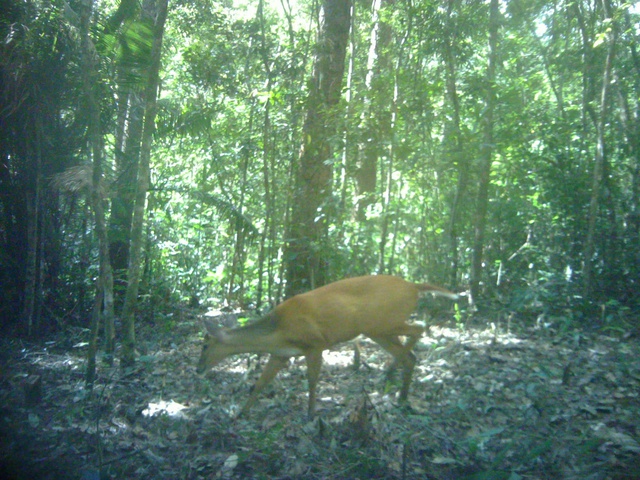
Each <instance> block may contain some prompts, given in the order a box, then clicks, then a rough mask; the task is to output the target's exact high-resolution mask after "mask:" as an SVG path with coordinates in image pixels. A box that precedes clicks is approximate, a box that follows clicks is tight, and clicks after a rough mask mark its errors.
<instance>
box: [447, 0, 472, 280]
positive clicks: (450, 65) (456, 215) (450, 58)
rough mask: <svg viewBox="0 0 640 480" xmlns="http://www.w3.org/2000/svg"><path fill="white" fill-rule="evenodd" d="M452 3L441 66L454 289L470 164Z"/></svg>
mask: <svg viewBox="0 0 640 480" xmlns="http://www.w3.org/2000/svg"><path fill="white" fill-rule="evenodd" d="M453 7H454V2H450V3H449V7H448V11H447V20H448V24H447V25H445V27H444V29H443V32H444V34H445V37H444V39H443V48H444V52H443V53H444V64H445V79H446V87H447V97H449V102H450V104H451V106H450V108H451V123H450V127H449V128H450V129H451V130H450V132H451V146H450V147H449V148H450V149H451V153H450V158H451V160H452V163H453V164H454V165H455V166H456V167H457V172H458V179H457V183H456V190H455V193H454V197H453V202H452V204H451V218H450V220H449V256H450V259H451V264H450V277H449V283H450V284H451V286H455V285H457V283H458V265H459V260H460V259H459V253H458V243H459V240H458V238H459V233H458V231H459V227H460V210H461V205H462V204H463V200H464V197H465V195H466V193H467V185H468V179H469V161H468V160H467V158H466V157H465V156H464V154H463V152H464V145H463V140H462V129H461V127H460V125H461V121H460V99H459V98H458V89H457V78H456V61H455V60H456V57H455V55H454V53H453V45H452V39H451V36H450V35H449V32H450V31H452V30H453V28H452V23H453V20H452V19H451V16H452V10H453Z"/></svg>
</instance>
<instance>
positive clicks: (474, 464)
mask: <svg viewBox="0 0 640 480" xmlns="http://www.w3.org/2000/svg"><path fill="white" fill-rule="evenodd" d="M512 323H513V325H515V324H516V320H515V319H514V320H512ZM513 325H512V327H511V332H509V331H507V329H506V325H491V323H490V322H487V321H480V320H475V321H474V322H473V324H471V325H467V326H465V327H464V328H458V327H456V326H455V325H452V324H451V325H446V326H440V327H430V328H429V329H427V335H426V336H425V337H424V339H423V341H422V342H421V343H419V344H418V345H417V346H416V354H417V356H418V360H419V361H418V365H417V367H416V371H415V373H414V377H413V378H414V381H413V384H412V389H411V394H410V403H411V407H412V408H411V409H410V411H407V409H401V408H398V406H397V404H396V400H395V395H394V394H395V392H396V391H397V386H396V385H393V384H390V382H388V381H387V380H386V375H385V374H384V369H385V367H386V364H387V363H388V356H387V355H386V353H384V352H383V351H381V349H379V348H378V347H377V346H376V345H375V344H372V343H370V342H368V341H367V340H363V341H362V347H363V355H362V365H361V366H360V368H359V369H358V370H357V371H354V369H353V365H352V360H353V347H352V346H350V345H349V344H346V345H344V346H342V347H341V348H339V349H336V350H333V351H330V352H325V364H324V366H323V371H322V373H321V379H320V384H319V390H318V399H319V401H318V414H317V416H316V418H315V420H313V421H309V420H308V418H307V417H306V409H307V390H306V389H307V386H306V378H305V366H304V362H303V361H302V360H296V361H295V362H294V363H293V365H291V366H290V368H289V369H287V370H286V371H283V372H281V373H280V375H279V376H278V378H277V379H276V380H275V381H274V382H273V383H272V385H271V386H269V387H268V388H267V389H266V390H265V392H264V395H262V396H261V398H260V400H259V401H258V403H257V404H256V406H255V407H254V408H253V410H252V411H251V413H250V414H249V416H248V417H247V418H241V419H236V418H235V413H237V411H238V408H239V406H241V405H242V404H243V403H244V402H245V401H246V399H247V398H248V392H249V386H250V385H251V384H253V382H254V381H255V378H256V376H257V374H258V370H259V369H260V368H261V365H263V364H264V361H265V358H264V357H263V358H260V359H259V361H256V357H255V356H250V355H241V356H238V357H235V358H231V359H228V360H227V361H225V362H223V363H222V364H221V365H219V366H218V367H216V368H214V369H213V370H212V371H211V372H209V373H207V374H206V375H204V376H198V375H196V374H195V363H196V361H197V359H198V356H199V353H200V345H201V340H200V339H201V333H200V331H199V322H198V321H197V319H196V318H195V316H189V315H187V316H185V318H182V319H180V320H175V321H174V322H173V323H172V324H167V325H166V326H165V328H161V327H158V326H156V327H154V328H151V327H142V328H141V329H140V331H139V332H138V338H139V350H140V351H141V357H140V358H139V361H138V362H137V365H136V368H135V369H134V370H132V371H126V372H123V371H122V370H121V369H120V368H118V367H117V366H113V367H109V366H107V365H105V364H101V365H100V367H99V376H98V381H97V383H96V385H95V388H94V389H93V391H91V392H90V391H87V390H86V389H85V387H84V383H83V374H84V365H85V360H84V355H85V354H86V344H85V343H84V341H85V340H86V332H85V331H82V330H78V331H77V332H76V333H75V334H73V333H72V334H67V335H65V336H64V337H58V338H52V339H50V341H47V342H43V343H42V344H30V343H26V342H23V341H19V340H15V339H7V338H5V339H3V340H0V442H1V446H0V462H1V464H2V468H4V471H3V472H0V476H2V474H4V475H3V476H2V478H24V479H67V478H68V479H83V480H94V479H95V480H98V479H106V478H117V479H210V478H230V479H233V478H238V479H240V478H242V479H244V478H264V479H297V478H305V479H372V478H389V479H405V478H406V479H487V480H494V479H509V480H517V479H592V480H599V479H639V478H640V341H639V339H638V337H637V334H636V335H633V336H627V337H626V338H625V336H624V335H622V334H620V333H618V332H613V331H608V332H605V331H603V330H600V331H587V330H567V331H565V332H564V333H561V332H559V331H558V330H557V329H555V328H554V327H553V326H549V327H540V328H524V327H519V328H517V329H516V328H515V327H514V326H513ZM516 330H517V333H516ZM249 364H250V365H249ZM248 366H249V368H247V367H248Z"/></svg>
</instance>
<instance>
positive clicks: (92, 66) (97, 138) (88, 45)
mask: <svg viewBox="0 0 640 480" xmlns="http://www.w3.org/2000/svg"><path fill="white" fill-rule="evenodd" d="M92 9H93V2H91V3H88V4H82V6H81V14H80V18H81V28H80V31H81V37H80V38H81V42H82V63H83V68H82V80H83V88H84V95H85V102H86V108H87V111H88V116H89V128H88V130H89V145H90V148H91V154H92V157H93V171H92V186H91V192H90V202H91V206H92V208H93V213H94V216H95V222H96V224H95V229H96V236H97V237H98V243H99V252H100V253H99V256H100V260H99V262H100V272H99V275H98V280H97V281H96V298H95V301H94V310H93V314H92V320H91V323H92V325H91V330H90V338H89V348H88V352H87V370H86V372H85V382H86V383H87V385H89V386H92V385H93V381H94V379H95V365H96V358H95V356H96V353H97V350H98V348H97V344H98V330H97V326H98V325H99V322H100V317H101V313H103V311H102V309H103V308H104V317H105V319H106V321H113V320H112V318H113V275H112V271H111V262H110V260H109V240H108V236H107V224H106V220H105V212H104V198H103V197H104V193H103V191H102V169H103V166H102V162H103V149H104V145H103V138H102V128H101V121H100V106H99V104H98V101H97V98H96V93H95V86H96V85H97V81H96V76H97V62H96V52H95V47H94V45H93V42H92V41H91V38H90V37H89V23H90V20H91V13H92Z"/></svg>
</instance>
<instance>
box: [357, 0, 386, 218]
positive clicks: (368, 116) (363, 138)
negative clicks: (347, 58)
mask: <svg viewBox="0 0 640 480" xmlns="http://www.w3.org/2000/svg"><path fill="white" fill-rule="evenodd" d="M387 4H393V0H374V1H373V3H372V5H371V9H372V29H371V35H370V43H369V56H368V59H367V74H366V78H365V87H366V88H365V92H366V93H365V96H364V98H363V99H362V103H363V105H364V107H363V112H362V115H361V117H360V127H359V132H358V134H359V135H358V136H359V139H358V157H357V158H358V159H357V165H356V175H355V180H356V195H357V197H358V200H357V205H356V218H357V219H358V220H364V219H365V211H366V208H367V207H368V206H369V205H371V204H373V203H374V202H375V199H376V183H377V181H376V180H377V170H378V159H379V158H380V156H381V154H382V152H383V147H382V145H383V144H384V143H385V140H387V139H386V138H383V137H385V136H389V135H390V133H391V129H390V126H389V123H390V113H389V112H390V111H391V100H392V98H393V92H392V90H391V89H392V88H393V85H392V84H391V83H390V82H388V81H385V80H386V79H387V78H388V77H386V78H385V79H381V78H380V77H381V74H387V75H390V74H391V65H390V61H389V45H390V43H391V38H392V35H391V27H390V25H389V23H387V22H386V21H383V20H382V16H381V12H382V11H383V9H385V8H387ZM391 6H393V5H391ZM390 87H391V88H390Z"/></svg>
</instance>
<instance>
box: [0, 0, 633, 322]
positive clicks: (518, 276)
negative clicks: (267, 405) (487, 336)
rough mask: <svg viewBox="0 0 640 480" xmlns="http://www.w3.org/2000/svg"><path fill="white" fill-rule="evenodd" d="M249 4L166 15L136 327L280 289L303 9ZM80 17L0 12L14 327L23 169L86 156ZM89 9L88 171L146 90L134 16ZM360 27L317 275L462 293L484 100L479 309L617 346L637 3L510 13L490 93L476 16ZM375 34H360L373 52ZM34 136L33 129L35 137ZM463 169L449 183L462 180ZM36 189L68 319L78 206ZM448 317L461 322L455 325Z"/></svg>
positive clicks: (6, 298)
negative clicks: (588, 270) (586, 285)
mask: <svg viewBox="0 0 640 480" xmlns="http://www.w3.org/2000/svg"><path fill="white" fill-rule="evenodd" d="M285 3H286V2H285ZM261 5H263V7H264V9H263V10H258V9H257V4H255V2H254V4H252V3H251V2H249V4H246V5H242V6H241V5H236V4H233V2H231V3H229V2H227V3H220V2H208V1H194V0H181V1H179V2H177V3H175V4H173V5H172V8H171V9H170V13H169V20H168V23H167V27H166V34H165V43H164V55H163V71H162V73H161V78H162V88H161V92H160V96H159V102H158V107H159V112H158V118H157V122H156V123H157V125H156V126H157V130H156V133H155V143H154V147H153V154H152V163H153V166H152V168H153V172H152V191H151V192H150V194H149V208H148V220H147V222H148V223H147V230H146V235H147V242H146V251H145V254H146V260H145V262H146V263H145V276H144V282H145V283H144V286H143V297H142V301H143V304H144V305H145V306H146V307H149V309H148V311H149V312H155V311H159V310H161V309H164V308H167V309H170V308H171V305H174V304H185V303H187V304H188V303H192V304H206V305H215V306H219V305H222V304H227V305H230V306H233V307H241V306H252V305H256V304H259V303H261V302H262V303H268V302H273V301H277V300H279V299H280V297H281V295H282V285H281V284H282V281H283V280H282V279H283V272H282V270H281V265H282V262H283V252H284V247H285V245H286V244H287V242H289V241H291V240H292V239H291V238H289V232H290V211H291V207H292V205H291V202H292V198H293V192H292V189H293V187H292V185H293V179H294V178H295V175H296V169H297V158H298V157H297V155H298V151H299V149H300V145H301V144H302V140H303V139H302V138H301V132H302V125H303V122H304V119H305V117H304V113H305V112H304V106H305V99H306V95H307V82H308V80H309V78H310V77H311V71H310V69H311V66H312V62H311V59H312V54H313V51H314V50H313V49H314V41H315V40H314V34H315V31H316V27H317V25H316V20H317V15H316V14H317V12H315V10H314V9H316V8H317V6H316V4H313V3H312V2H302V3H301V4H300V5H298V6H297V7H298V8H297V9H296V14H295V15H287V11H286V9H285V10H283V8H285V7H282V6H277V7H276V6H274V7H270V6H269V5H267V4H263V3H261ZM77 7H78V5H77V4H76V2H70V3H65V2H58V1H38V2H32V3H29V4H28V5H27V4H15V5H13V4H11V5H10V8H7V9H3V10H2V14H1V16H0V31H1V32H2V39H3V46H2V48H1V49H0V61H1V62H2V63H1V65H0V67H1V69H2V70H1V73H2V79H3V81H2V84H1V88H2V96H1V97H0V98H2V102H3V103H2V105H1V107H2V108H0V112H2V113H1V114H2V126H1V127H0V144H1V145H2V147H0V155H1V158H0V160H1V162H0V163H1V164H2V166H3V167H2V170H0V191H2V192H8V193H3V194H2V195H1V196H0V219H1V220H0V233H1V237H2V245H1V248H0V267H2V268H0V270H1V271H2V273H0V275H2V277H0V280H1V281H2V284H3V293H2V298H1V300H2V301H1V302H0V305H11V307H10V310H12V311H13V310H15V311H19V310H20V301H21V298H23V296H24V295H23V292H22V291H21V288H23V287H22V285H23V284H24V274H23V273H21V272H23V271H24V268H23V266H24V262H25V258H26V256H25V249H24V247H22V246H23V245H26V244H27V223H26V222H23V221H22V220H20V219H22V218H26V215H25V212H26V207H25V205H26V203H25V198H26V197H25V193H24V192H29V193H31V192H33V191H34V185H35V176H34V174H33V173H32V172H35V171H37V168H36V167H37V166H38V165H40V167H38V168H40V170H38V171H39V172H40V173H39V175H41V176H42V178H47V179H48V178H51V177H52V176H53V175H56V174H58V173H60V172H62V171H65V170H66V169H67V168H69V167H71V166H76V165H77V164H78V163H81V162H86V161H88V160H89V159H90V158H89V155H88V153H87V149H86V124H87V119H86V108H84V104H83V100H82V99H81V98H82V97H81V95H80V94H79V92H81V91H82V86H81V85H80V83H79V82H80V80H79V79H80V78H81V75H80V72H79V71H78V68H79V65H81V62H80V61H79V58H78V53H79V51H80V50H79V46H78V44H77V25H76V23H77V22H76V20H74V18H75V17H74V13H75V10H74V9H77ZM100 7H102V8H97V9H96V12H95V17H94V19H93V21H94V24H93V29H92V39H93V40H94V42H95V45H96V55H97V56H98V60H99V65H100V72H99V74H100V78H97V79H96V80H95V81H96V82H99V84H100V88H99V89H98V90H97V91H98V92H99V93H100V95H101V98H100V104H101V106H102V115H103V120H104V122H103V124H104V129H105V139H106V140H107V142H106V143H107V160H108V163H112V164H113V165H115V164H116V162H115V157H116V143H117V138H116V136H115V134H114V132H115V130H116V129H115V125H117V124H118V122H120V121H122V119H120V118H119V117H118V112H119V106H120V104H119V103H118V102H120V101H122V97H121V95H122V93H123V91H126V92H134V93H139V92H140V89H141V87H142V85H144V83H143V80H144V78H145V75H146V73H147V70H148V67H149V64H148V62H149V59H150V48H151V39H152V31H151V26H150V25H149V23H148V21H144V20H142V19H140V15H139V13H140V12H139V10H138V9H139V8H140V7H141V5H140V4H139V3H138V2H128V1H127V2H117V3H115V4H112V3H108V4H104V5H102V4H101V5H100ZM377 13H379V15H378V16H377V17H374V16H372V15H371V11H370V9H368V8H366V9H365V8H361V6H360V5H357V6H356V8H355V18H354V21H353V31H352V34H351V35H352V42H353V43H352V45H350V47H349V52H348V54H349V55H348V65H347V66H348V69H347V75H348V78H347V79H345V82H344V86H345V95H344V97H343V101H342V103H341V104H340V106H339V108H338V109H337V110H336V112H335V118H336V122H338V125H336V127H337V129H336V131H337V132H338V133H337V134H336V135H335V137H334V138H330V139H328V142H329V143H330V145H331V151H332V153H331V156H330V157H329V158H327V160H326V161H327V162H328V164H331V165H332V167H333V184H332V192H331V194H330V195H326V198H327V199H329V200H328V201H327V204H326V205H323V206H322V212H318V214H322V215H326V216H327V218H328V234H327V237H326V238H324V239H322V240H321V241H319V242H317V243H318V244H317V245H314V246H313V248H315V249H316V251H318V252H321V253H322V261H323V262H324V263H325V267H326V269H327V272H328V274H327V277H328V278H330V279H338V278H342V277H345V276H353V275H360V274H369V273H393V274H398V275H402V276H405V277H407V278H409V279H412V280H423V281H433V282H434V283H441V284H446V285H448V286H450V287H452V288H455V289H458V290H465V289H466V288H467V286H468V284H469V281H470V278H469V270H470V265H471V260H472V251H473V238H474V225H475V220H476V219H475V215H476V198H477V194H478V192H477V190H478V188H477V183H478V181H477V179H478V177H479V173H480V166H481V162H480V158H481V153H482V151H483V148H485V147H486V146H484V145H483V141H484V140H483V135H482V132H483V122H484V121H485V120H486V115H485V114H486V107H487V105H486V93H487V92H488V91H489V89H492V90H493V92H494V93H495V95H496V107H495V113H494V123H495V125H494V137H495V144H494V145H492V148H493V153H494V154H493V162H492V169H491V184H490V189H489V210H488V217H487V218H488V222H487V232H486V238H485V245H484V247H485V248H484V259H483V265H484V267H483V268H484V270H483V278H482V298H481V299H479V304H480V305H482V304H485V305H489V304H491V303H493V304H495V305H497V306H498V308H501V309H504V310H507V311H509V312H519V313H522V314H524V317H525V318H530V319H532V321H534V320H535V319H537V318H539V317H540V316H541V315H543V316H546V317H547V318H552V319H555V321H556V322H557V323H558V324H560V325H563V327H562V328H566V329H570V328H571V325H572V324H574V323H575V322H576V320H577V319H579V320H580V321H581V322H582V321H583V320H584V317H583V315H585V316H586V315H587V314H588V315H589V318H593V319H597V320H598V322H599V323H600V324H601V325H602V326H603V327H604V328H607V329H608V330H610V331H622V330H626V329H628V328H629V327H630V325H631V324H633V320H631V319H632V318H633V315H632V313H633V312H635V311H637V308H638V300H637V295H636V294H635V292H636V290H637V286H638V283H639V282H640V267H639V266H638V265H640V247H639V245H640V242H639V238H640V220H639V219H640V214H639V212H640V200H639V199H640V193H639V190H638V185H640V160H639V155H640V154H639V152H640V144H639V143H638V135H637V131H638V124H637V121H638V120H637V118H635V116H634V114H633V112H635V111H637V110H638V101H637V99H638V89H639V88H640V87H639V85H638V82H637V78H638V77H639V71H640V67H639V65H638V61H637V58H636V55H635V50H636V49H637V43H638V34H637V29H636V28H634V26H635V25H637V23H638V12H637V10H636V9H634V8H632V7H631V5H626V4H625V5H621V6H619V7H618V9H617V10H616V11H615V12H614V13H615V14H614V18H613V23H611V21H609V20H605V19H604V16H603V12H602V11H601V6H600V5H599V4H598V5H597V6H593V5H591V4H589V5H587V4H586V3H584V2H565V1H561V2H559V3H557V4H554V5H553V6H551V5H549V3H548V2H543V1H533V2H525V1H513V2H508V4H505V5H504V8H503V10H502V12H501V19H500V21H501V28H500V32H499V43H498V47H497V48H498V57H499V62H498V68H497V71H496V80H495V84H494V85H487V82H486V69H487V55H488V49H489V46H488V39H487V32H488V4H487V3H486V2H480V1H475V0H474V1H468V2H453V3H451V2H449V3H447V2H435V1H431V0H428V1H427V0H419V1H418V2H414V3H400V4H394V5H393V6H387V7H385V9H383V10H382V11H380V12H377ZM376 21H379V22H380V23H379V24H378V25H374V22H376ZM614 28H615V31H616V32H617V34H618V43H617V51H616V58H615V62H614V77H615V81H614V82H613V84H614V85H613V88H614V89H615V95H613V96H612V100H611V101H610V104H609V105H608V114H607V122H606V124H607V131H606V132H605V139H606V165H605V175H604V178H603V181H602V184H601V186H600V200H601V203H600V209H599V212H598V218H597V223H596V228H597V236H596V237H597V245H596V248H595V255H594V258H593V259H592V260H593V265H594V277H595V278H596V283H597V287H596V288H595V290H594V292H592V294H591V295H590V296H589V297H588V298H585V297H584V294H583V292H582V289H581V282H582V270H583V266H584V264H585V261H586V260H591V259H585V258H584V252H585V231H586V229H587V226H588V212H589V203H590V199H591V196H592V191H593V170H592V169H593V162H594V158H595V153H596V142H595V139H596V134H597V131H596V123H595V122H594V118H596V117H597V115H598V114H599V113H600V112H599V108H600V106H599V103H598V98H599V95H600V92H601V87H602V72H603V63H604V59H605V58H606V52H605V50H606V49H605V48H604V47H605V45H603V44H601V42H602V40H603V39H605V35H607V34H609V33H610V32H612V31H613V29H614ZM372 32H378V34H379V37H377V41H378V43H377V50H375V51H374V50H372V48H371V39H372ZM372 52H374V53H375V55H373V54H372ZM347 87H348V90H347ZM454 87H455V88H454ZM452 89H454V90H455V93H456V95H457V97H456V98H457V105H456V104H454V101H453V97H452ZM347 91H348V94H349V95H348V97H347V95H346V93H347ZM79 98H80V100H78V99H79ZM456 117H457V118H456ZM35 119H39V121H41V122H42V131H41V133H39V134H38V135H39V136H38V137H36V134H35V130H34V128H33V125H35ZM35 146H37V148H36V147H35ZM368 148H370V149H371V151H372V152H374V155H373V156H374V157H375V158H374V162H375V179H374V180H375V181H374V190H375V191H373V192H371V195H372V203H371V204H369V205H368V206H367V207H366V209H365V211H364V212H363V216H362V217H360V216H359V215H358V212H356V210H357V208H356V206H357V204H358V201H359V195H362V192H360V191H359V185H358V182H357V175H358V172H359V169H360V167H361V164H362V161H363V152H364V151H365V150H366V149H368ZM38 149H39V150H38ZM36 151H40V152H42V153H41V155H40V157H39V158H40V160H38V155H36V153H35V152H36ZM38 162H41V163H40V164H38ZM106 170H107V171H108V170H110V169H109V168H107V169H106ZM462 172H464V173H466V174H467V176H468V179H467V180H466V184H465V185H462V186H460V180H461V173H462ZM115 181H116V184H117V181H118V179H117V178H116V179H115ZM459 189H460V190H459ZM44 190H46V192H43V193H42V194H41V198H43V199H47V200H43V202H44V203H46V204H47V205H46V208H43V209H41V210H40V212H41V215H42V219H41V223H40V225H41V227H39V228H41V229H43V230H42V231H43V232H45V233H46V235H44V238H45V240H44V242H43V246H42V250H41V254H40V255H41V257H39V258H40V261H41V263H42V265H43V268H44V269H45V271H44V272H43V275H42V278H44V279H45V284H44V285H43V292H44V294H45V295H44V296H45V297H46V298H48V299H49V300H48V301H49V302H50V305H53V306H54V307H53V308H54V309H57V310H60V311H68V310H74V308H75V307H74V305H73V304H72V303H73V302H74V301H77V302H80V303H81V307H80V308H79V309H78V311H83V310H85V309H87V308H88V306H89V305H90V304H91V295H92V293H91V291H92V289H93V287H94V282H93V280H94V278H95V275H96V272H97V265H96V262H97V255H96V243H95V238H94V237H93V236H92V235H91V233H90V232H91V228H92V219H91V216H90V212H89V210H88V209H87V208H86V205H85V199H84V198H83V197H82V196H81V195H80V194H79V193H78V192H75V193H68V192H54V193H52V192H51V190H50V188H49V185H46V186H45V188H44ZM458 193H460V197H459V200H460V204H459V206H458V210H457V211H456V219H455V225H453V224H452V222H451V213H452V209H453V205H454V200H455V198H457V195H458ZM44 203H43V204H44ZM105 205H106V206H107V208H109V207H110V205H109V199H108V198H106V199H105ZM452 227H454V228H453V229H452ZM453 230H455V234H456V236H457V237H456V239H455V240H456V241H457V242H458V243H457V247H456V251H455V252H454V251H453V247H452V236H453ZM16 245H17V247H15V246H16ZM14 252H15V254H14ZM454 255H455V258H454ZM454 264H456V265H457V271H456V272H455V274H453V275H452V271H453V265H454ZM5 272H10V273H5ZM14 273H15V275H14ZM455 308H456V310H455V312H454V317H455V320H456V323H457V324H458V325H462V323H463V320H464V316H465V315H466V312H465V311H464V309H463V310H460V308H462V307H459V306H456V307H455ZM1 311H3V312H5V313H6V310H1ZM149 316H150V317H152V316H154V315H149Z"/></svg>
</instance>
